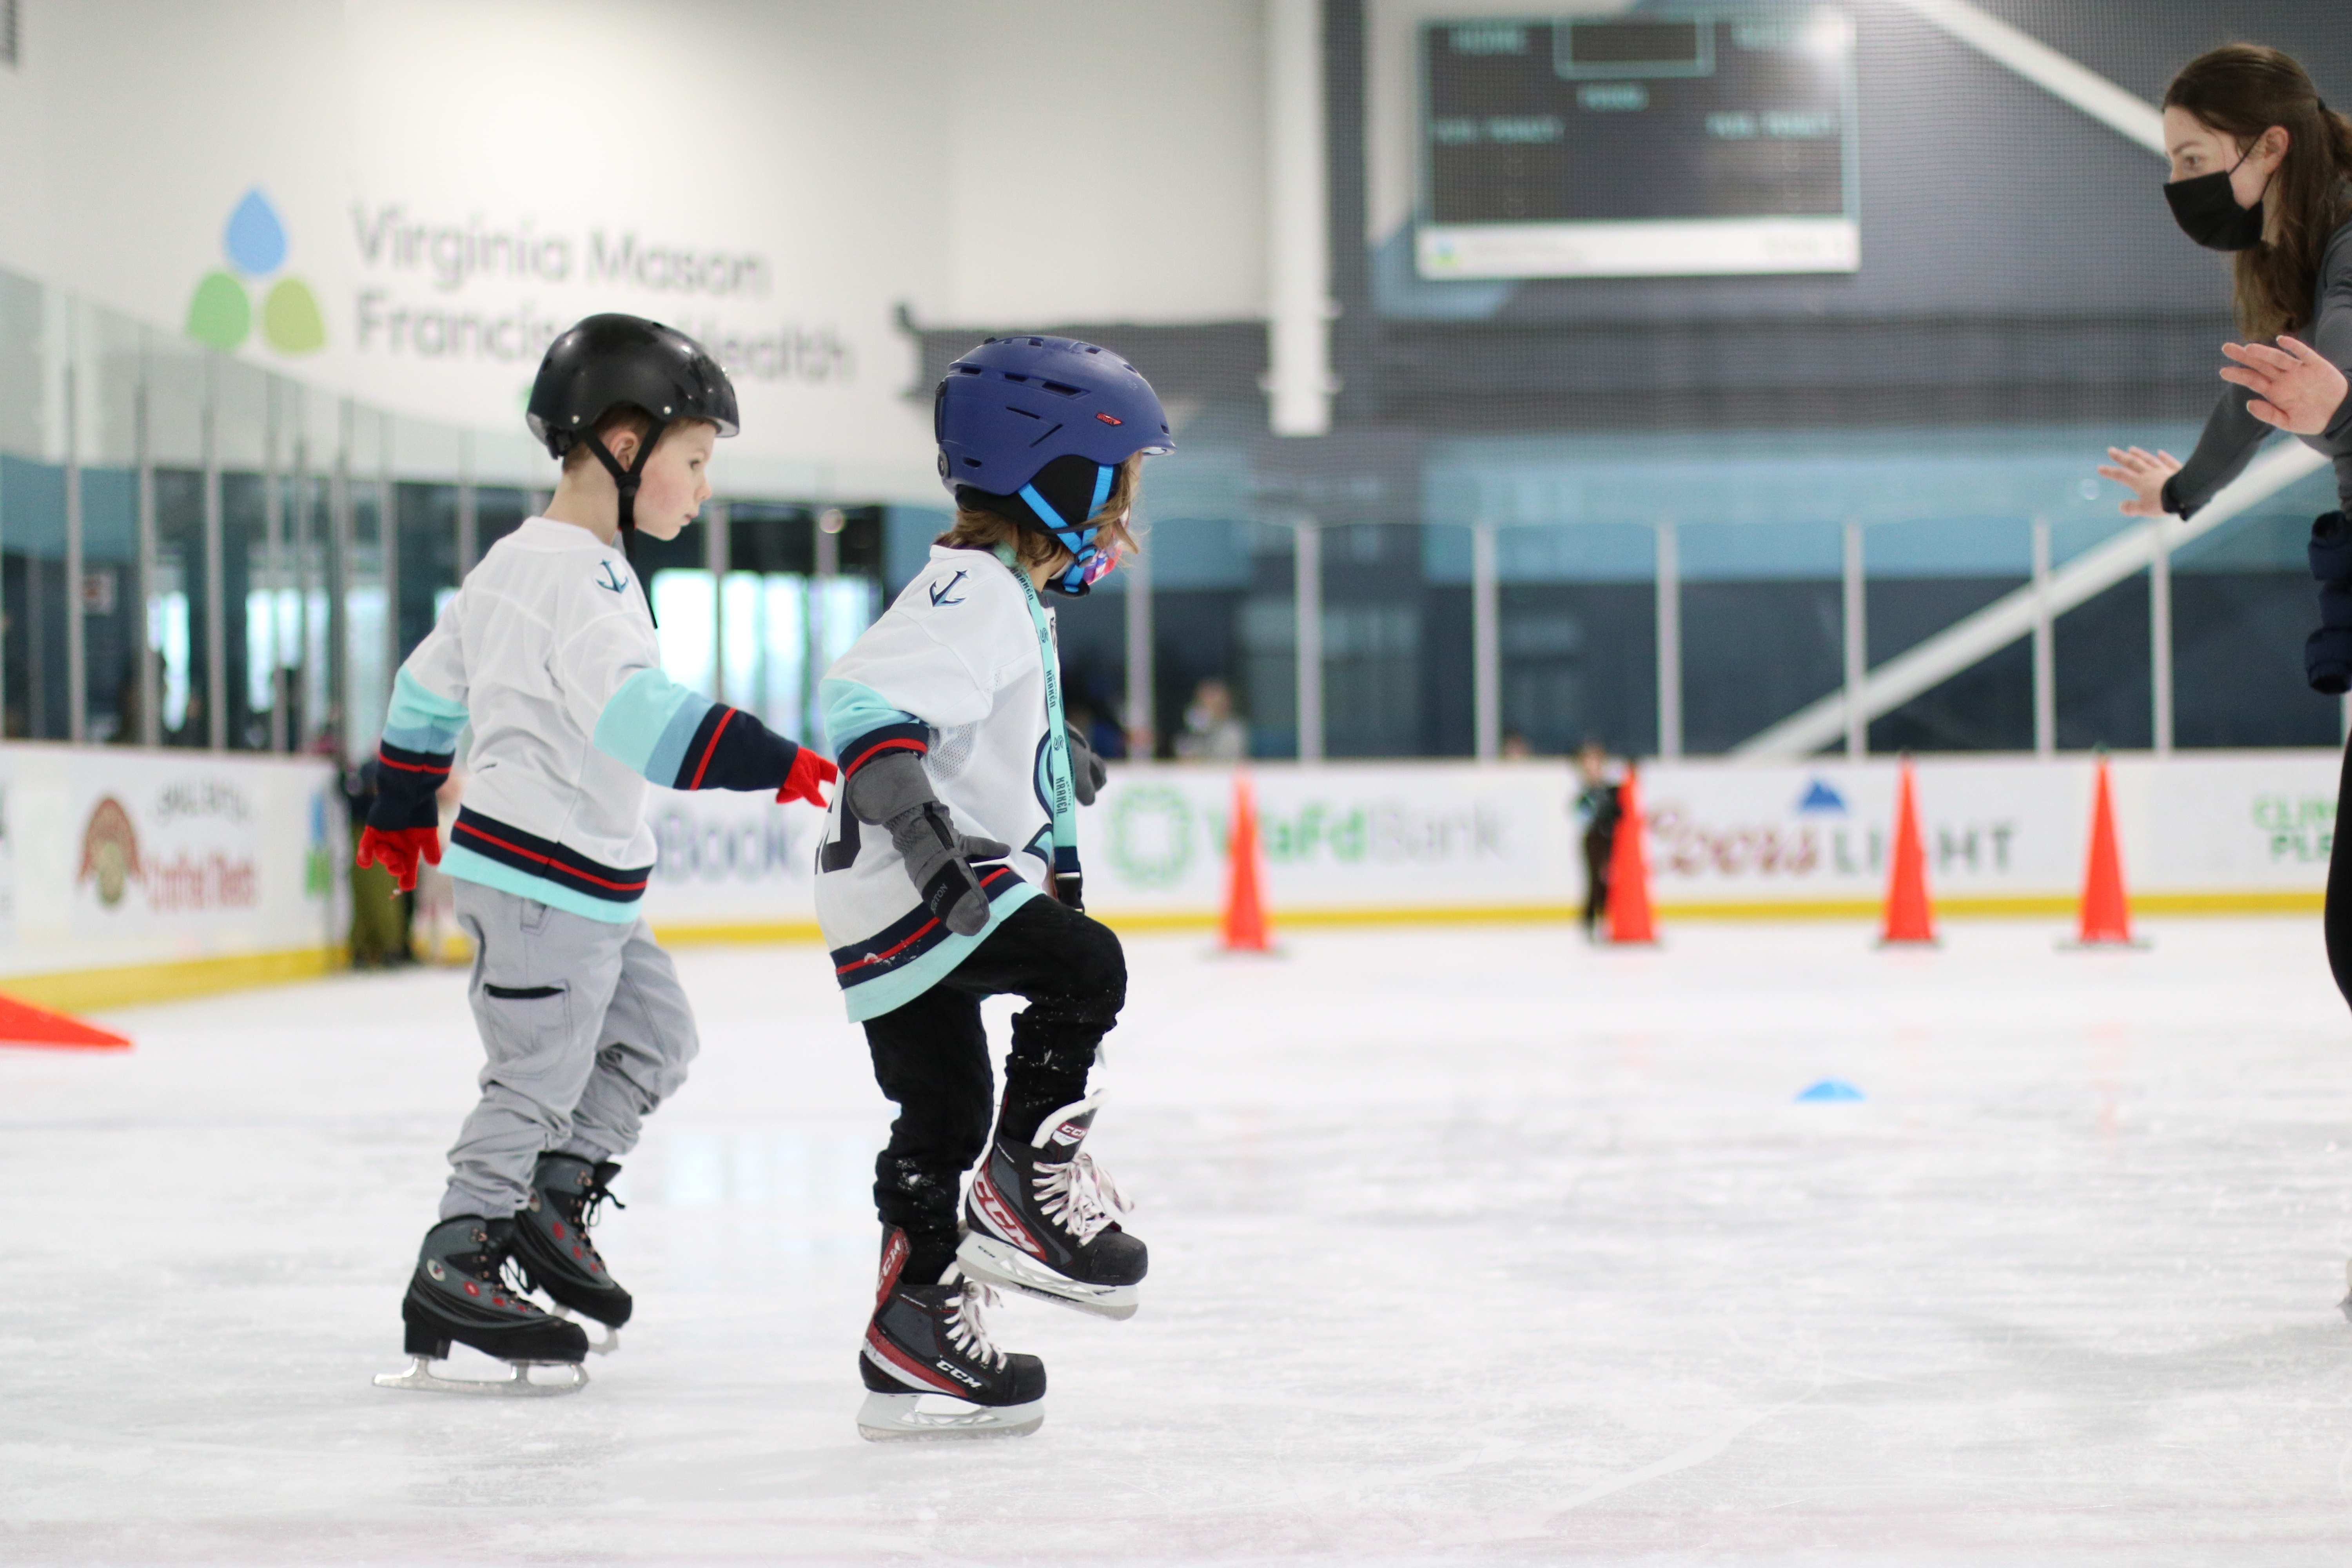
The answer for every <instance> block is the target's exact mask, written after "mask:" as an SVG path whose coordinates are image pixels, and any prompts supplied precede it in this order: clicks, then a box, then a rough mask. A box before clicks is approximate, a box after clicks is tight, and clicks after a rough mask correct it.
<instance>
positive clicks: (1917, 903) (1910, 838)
mask: <svg viewBox="0 0 2352 1568" xmlns="http://www.w3.org/2000/svg"><path fill="white" fill-rule="evenodd" d="M1935 940H1936V917H1935V912H1934V910H1931V909H1930V908H1929V907H1928V904H1927V845H1926V844H1925V843H1924V842H1922V841H1921V839H1920V837H1919V795H1918V789H1917V786H1916V784H1914V783H1913V781H1912V777H1911V759H1910V758H1908V757H1906V758H1904V759H1903V771H1902V773H1900V774H1899V775H1898V776H1897V779H1896V782H1895V867H1894V872H1893V875H1891V876H1890V877H1889V878H1888V879H1887V882H1886V924H1885V929H1884V930H1883V931H1881V932H1880V933H1879V938H1878V941H1879V945H1880V946H1882V947H1885V946H1888V945H1892V944H1895V943H1902V942H1927V943H1929V944H1933V943H1934V942H1935Z"/></svg>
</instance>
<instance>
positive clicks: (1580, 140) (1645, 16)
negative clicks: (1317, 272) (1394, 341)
mask: <svg viewBox="0 0 2352 1568" xmlns="http://www.w3.org/2000/svg"><path fill="white" fill-rule="evenodd" d="M1421 45H1422V48H1421V57H1422V58H1421V66H1422V114H1421V180H1422V189H1421V211H1420V220H1419V223H1418V224H1417V226H1416V231H1415V235H1414V259H1415V264H1416V266H1417V267H1418V268H1419V270H1420V273H1421V276H1423V278H1428V279H1449V278H1638V277H1675V276H1680V277H1692V276H1704V275H1707V274H1719V275H1731V274H1748V275H1754V274H1759V273H1781V272H1785V273H1801V272H1852V271H1854V270H1856V269H1857V268H1859V267H1860V266H1861V255H1862V244H1861V227H1860V224H1859V221H1858V218H1857V216H1856V212H1855V201H1854V123H1853V122H1854V116H1853V22H1852V20H1851V19H1850V18H1849V17H1848V16H1846V15H1845V14H1844V13H1843V12H1839V11H1834V10H1827V9H1796V10H1777V11H1712V12H1696V13H1682V12H1677V13H1673V14H1663V13H1649V12H1641V13H1635V14H1633V15H1631V16H1616V17H1608V18H1599V19H1589V18H1585V17H1559V18H1555V19H1553V20H1551V21H1548V22H1547V21H1525V20H1512V21H1493V22H1482V21H1447V22H1437V23H1430V24H1427V25H1425V26H1423V28H1422V33H1421Z"/></svg>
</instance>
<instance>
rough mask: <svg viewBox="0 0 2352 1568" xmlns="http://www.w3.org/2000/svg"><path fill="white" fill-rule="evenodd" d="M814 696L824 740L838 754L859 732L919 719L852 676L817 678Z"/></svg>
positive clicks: (912, 722)
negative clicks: (820, 713) (820, 710)
mask: <svg viewBox="0 0 2352 1568" xmlns="http://www.w3.org/2000/svg"><path fill="white" fill-rule="evenodd" d="M816 696H817V700H818V701H819V702H821V703H823V704H824V741H825V744H826V745H828V746H830V747H832V748H833V754H834V755H835V756H839V755H840V754H841V753H842V752H845V751H847V750H848V749H849V746H850V743H851V742H854V741H856V739H857V738H858V737H859V736H860V735H866V734H870V733H872V732H873V731H877V730H879V729H880V728H882V726H884V725H885V724H919V723H921V722H922V721H921V720H920V719H918V718H916V717H915V716H914V715H913V714H912V713H909V712H907V711H906V710H903V709H899V708H893V707H891V706H890V704H889V703H888V702H887V701H886V700H884V699H883V696H882V694H881V693H880V692H878V691H877V690H875V689H873V688H872V687H870V686H865V685H861V684H859V683H858V682H857V681H855V680H835V679H833V678H832V677H831V676H827V677H826V678H825V679H823V680H820V681H818V682H817V686H816Z"/></svg>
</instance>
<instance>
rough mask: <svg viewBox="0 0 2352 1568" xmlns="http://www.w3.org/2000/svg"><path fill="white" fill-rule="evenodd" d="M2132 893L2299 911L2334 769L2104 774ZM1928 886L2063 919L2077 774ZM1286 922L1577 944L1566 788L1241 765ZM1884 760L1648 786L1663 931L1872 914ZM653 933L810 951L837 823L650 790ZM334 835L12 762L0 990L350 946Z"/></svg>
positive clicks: (1154, 777)
mask: <svg viewBox="0 0 2352 1568" xmlns="http://www.w3.org/2000/svg"><path fill="white" fill-rule="evenodd" d="M2112 766H2113V769H2114V782H2115V793H2116V820H2117V825H2118V829H2119V833H2120V837H2121V848H2122V855H2123V865H2124V875H2125V879H2126V885H2127V887H2128V888H2129V890H2130V893H2131V898H2132V902H2133V904H2134V906H2135V907H2136V908H2137V909H2138V910H2140V911H2141V912H2143V913H2158V912H2167V911H2171V912H2199V911H2223V910H2315V909H2316V908H2317V907H2318V904H2319V900H2320V897H2321V894H2322V892H2323V891H2324V889H2325V888H2326V874H2327V858H2328V855H2329V852H2330V850H2331V848H2332V847H2333V844H2334V837H2335V815H2336V771H2337V768H2338V766H2339V760H2338V758H2337V756H2336V753H2334V752H2326V751H2309V752H2301V751H2298V752H2212V753H2207V754H2203V755H2197V756H2186V757H2173V758H2170V759H2168V760H2164V761H2161V762H2159V761H2158V760H2156V759H2154V758H2151V757H2147V756H2138V755H2135V756H2120V757H2117V758H2116V759H2115V760H2114V762H2113V764H2112ZM1917 772H1918V781H1919V810H1920V826H1921V834H1922V837H1923V839H1924V840H1925V848H1926V851H1927V879H1928V887H1929V890H1930V893H1931V895H1932V897H1933V899H1934V900H1935V903H1936V906H1937V909H1938V910H1940V911H1942V912H1944V913H1946V914H1953V915H1966V914H1986V915H1994V914H2004V913H2007V914H2035V915H2056V914H2062V913H2063V912H2064V911H2066V910H2070V909H2071V908H2072V902H2073V900H2074V897H2075V895H2076V893H2077V891H2078V890H2079V889H2080V887H2081V884H2082V878H2083V868H2084V858H2085V856H2086V854H2087V852H2088V847H2089V831H2090V819H2091V793H2092V785H2093V778H2094V763H2093V761H2092V760H2091V759H2089V758H2087V757H2068V758H2064V759H2063V760H2058V761H2051V762H2042V761H2037V760H2034V759H2032V758H2020V757H2008V756H2002V757H1969V758H1937V759H1929V760H1927V761H1923V762H1921V763H1919V764H1918V770H1917ZM1248 779H1249V784H1250V787H1251V790H1252V792H1253V796H1254V800H1255V810H1256V816H1257V826H1258V852H1259V856H1260V858H1261V862H1262V864H1263V867H1264V870H1265V882H1264V887H1265V900H1266V904H1267V908H1268V910H1269V913H1270V914H1271V916H1272V918H1273V920H1274V921H1275V922H1276V925H1277V926H1279V925H1280V924H1281V923H1282V922H1284V921H1295V922H1299V923H1315V922H1318V921H1360V920H1446V919H1485V918H1497V919H1513V918H1520V919H1542V918H1565V917H1567V916H1569V915H1570V914H1571V913H1572V912H1573V911H1574V910H1576V908H1577V907H1578V906H1579V905H1580V902H1581V901H1582V899H1583V896H1584V871H1583V858H1582V853H1581V847H1580V838H1581V836H1582V833H1583V826H1582V824H1581V823H1580V821H1579V820H1578V819H1577V817H1576V815H1575V812H1574V808H1573V803H1574V795H1575V790H1574V781H1573V779H1572V777H1571V775H1570V771H1569V769H1568V768H1567V767H1566V766H1565V765H1564V764H1562V763H1558V762H1535V763H1500V764H1494V765H1486V766H1482V765H1479V764H1475V763H1328V764H1325V765H1323V766H1319V767H1305V768H1302V767H1297V766H1295V765H1291V764H1286V763H1256V764H1253V765H1252V766H1251V768H1250V769H1249V771H1248ZM1640 791H1641V795H1642V800H1643V808H1644V811H1645V813H1646V816H1647V824H1646V829H1645V832H1644V835H1643V847H1644V849H1645V852H1646V854H1647V857H1648V860H1649V865H1650V870H1651V879H1652V888H1653V897H1654V900H1655V901H1656V903H1657V906H1658V909H1659V911H1660V913H1661V915H1662V916H1663V917H1664V918H1665V919H1667V920H1670V921H1671V920H1674V919H1677V918H1704V917H1708V916H1713V917H1718V918H1742V917H1764V918H1769V917H1773V916H1803V915H1836V914H1843V915H1850V916H1857V917H1860V916H1867V915H1869V914H1871V913H1873V912H1874V911H1875V910H1876V909H1877V908H1878V904H1879V900H1880V899H1881V898H1882V897H1883V896H1884V893H1885V881H1886V872H1887V856H1888V852H1889V847H1890V841H1891V835H1892V828H1893V818H1894V802H1895V763H1894V762H1893V761H1891V760H1889V761H1885V762H1879V761H1871V762H1864V763H1843V762H1838V761H1832V760H1822V761H1821V762H1817V763H1785V764H1769V765H1757V764H1748V763H1720V762H1689V763H1670V764H1669V763H1660V764H1654V765H1652V766H1649V767H1645V768H1644V769H1643V771H1642V773H1641V776H1640ZM1233 801H1234V770H1233V769H1231V768H1229V767H1211V766H1184V765H1177V764H1119V765H1117V766H1115V767H1114V768H1113V770H1112V774H1111V779H1110V782H1109V784H1108V785H1107V786H1106V787H1105V789H1104V791H1103V793H1102V796H1101V798H1100V799H1099V800H1098V801H1097V803H1096V804H1095V805H1093V806H1091V807H1088V808H1087V809H1085V810H1083V811H1081V812H1080V813H1079V818H1078V822H1079V848H1080V853H1081V856H1082V858H1083V859H1084V862H1085V865H1086V870H1087V884H1086V885H1087V905H1088V908H1089V909H1090V910H1093V911H1094V912H1096V913H1097V914H1100V915H1102V916H1104V917H1105V918H1107V919H1108V920H1111V921H1115V922H1121V923H1125V924H1128V925H1129V926H1150V925H1154V924H1162V923H1165V924H1175V925H1186V924H1199V923H1202V922H1205V921H1209V920H1211V919H1213V917H1214V916H1215V914H1216V913H1217V911H1218V910H1219V908H1220V905H1221V903H1222V900H1223V893H1224V886H1225V877H1226V869H1227V859H1226V854H1227V845H1228V836H1229V832H1230V827H1231V823H1232V817H1233ZM647 810H648V814H649V816H650V820H651V822H652V825H653V828H654V836H655V840H656V848H657V856H658V861H657V866H656V871H655V876H654V882H653V886H652V887H651V889H649V890H648V891H647V894H646V916H647V918H648V919H650V920H651V921H653V923H654V925H655V927H656V930H657V931H660V932H661V933H662V935H663V936H664V937H665V938H666V939H667V940H672V941H694V940H730V939H731V940H775V939H802V940H806V939H810V938H814V936H815V935H816V924H815V896H814V895H815V881H814V879H815V876H816V870H815V862H816V852H817V846H818V844H819V842H820V840H821V838H822V837H823V833H824V817H823V816H821V815H820V814H819V813H817V812H815V811H814V810H812V809H810V808H809V807H807V806H804V805H791V806H778V805H775V804H774V803H773V801H772V800H771V799H770V798H769V797H768V796H766V795H734V794H730V793H727V792H724V791H710V792H706V793H702V794H696V795H685V794H680V793H677V792H676V791H671V790H656V791H654V792H653V795H652V798H651V800H650V803H649V805H648V807H647ZM349 838H350V835H349V829H348V826H347V824H346V821H345V818H344V815H343V807H342V802H341V796H340V795H339V794H338V792H337V789H336V785H335V777H334V773H333V772H332V770H331V768H329V767H328V766H327V765H326V764H325V763H320V762H317V761H315V760H311V759H307V758H305V759H272V758H257V757H249V756H216V755H212V754H207V753H204V752H170V751H154V752H151V751H142V750H137V749H133V748H127V747H123V748H118V747H90V748H83V749H79V750H77V749H75V748H71V747H67V746H58V745H43V744H31V743H18V742H11V743H9V744H7V745H5V746H0V978H5V977H7V976H33V975H58V974H70V973H87V972H91V971H102V970H103V971H116V970H128V969H131V968H134V967H136V966H140V965H169V964H175V963H189V962H191V961H202V960H213V959H239V958H249V957H257V956H265V955H271V954H285V953H291V952H307V953H310V954H316V953H319V952H323V951H325V950H328V949H331V948H334V947H338V946H340V945H341V942H342V941H343V935H344V931H346V929H347V928H348V924H349V918H350V905H349V894H348V883H347V868H348V866H349V862H350V847H349Z"/></svg>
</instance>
